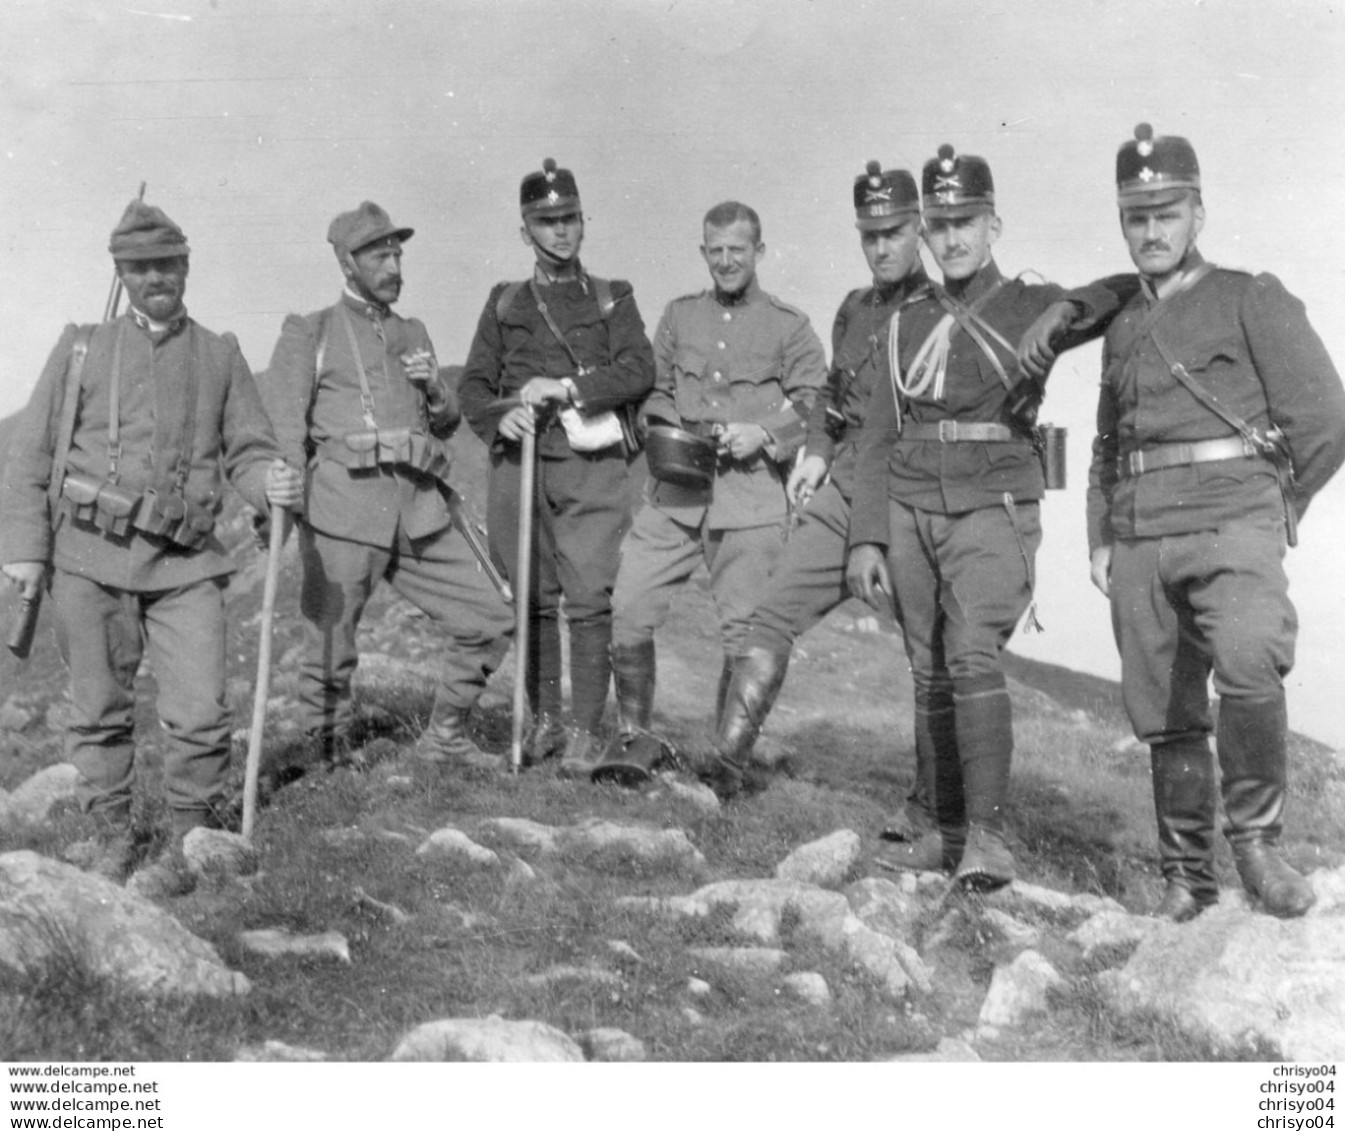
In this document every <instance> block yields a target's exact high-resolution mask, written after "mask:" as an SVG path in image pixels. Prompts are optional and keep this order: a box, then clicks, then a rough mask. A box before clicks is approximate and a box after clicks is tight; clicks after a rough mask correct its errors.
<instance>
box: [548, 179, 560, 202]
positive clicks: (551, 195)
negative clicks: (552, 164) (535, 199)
mask: <svg viewBox="0 0 1345 1131" xmlns="http://www.w3.org/2000/svg"><path fill="white" fill-rule="evenodd" d="M548 179H550V178H548ZM559 199H560V193H558V192H557V191H556V190H555V189H552V190H551V191H550V192H549V193H547V194H546V202H547V203H548V204H555V203H556V201H558V200H559Z"/></svg>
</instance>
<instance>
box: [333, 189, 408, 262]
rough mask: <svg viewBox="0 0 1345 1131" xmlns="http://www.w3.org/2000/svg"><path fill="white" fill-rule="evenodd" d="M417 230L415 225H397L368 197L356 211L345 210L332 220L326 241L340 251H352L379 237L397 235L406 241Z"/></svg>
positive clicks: (402, 240) (393, 237)
mask: <svg viewBox="0 0 1345 1131" xmlns="http://www.w3.org/2000/svg"><path fill="white" fill-rule="evenodd" d="M415 234H416V230H415V229H414V228H399V227H397V225H396V224H394V223H393V222H392V217H391V216H389V215H388V214H387V213H386V212H385V211H383V209H382V208H380V207H379V206H378V205H377V204H375V203H374V202H373V201H372V200H366V201H364V202H363V203H361V204H360V206H359V207H358V208H356V209H354V210H353V211H351V212H342V213H341V215H339V216H338V217H337V218H336V219H335V220H333V221H332V222H331V224H330V225H329V226H328V228H327V242H328V243H330V244H331V245H332V247H334V248H335V249H336V252H337V254H338V255H339V254H341V253H342V252H350V253H351V254H352V255H353V254H354V253H355V252H357V251H362V250H363V249H364V248H366V247H368V246H369V245H370V244H373V243H378V242H379V241H380V240H386V239H395V240H399V241H401V242H403V243H404V242H405V241H407V240H409V239H410V238H411V237H412V236H413V235H415Z"/></svg>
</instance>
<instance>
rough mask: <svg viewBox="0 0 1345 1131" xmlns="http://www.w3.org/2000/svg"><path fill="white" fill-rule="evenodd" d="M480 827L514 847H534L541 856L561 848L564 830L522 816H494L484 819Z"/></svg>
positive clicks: (548, 854)
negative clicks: (560, 843) (560, 842)
mask: <svg viewBox="0 0 1345 1131" xmlns="http://www.w3.org/2000/svg"><path fill="white" fill-rule="evenodd" d="M478 827H479V828H480V829H482V830H485V831H488V832H490V833H492V834H494V835H495V836H496V837H497V838H498V839H499V840H501V841H503V842H504V843H506V844H508V845H510V846H511V847H512V848H516V849H532V850H534V851H536V852H537V853H538V854H539V855H541V856H550V855H552V854H554V853H555V852H557V851H558V850H559V841H560V838H561V835H562V832H563V830H561V829H557V828H552V827H551V826H550V825H542V824H538V823H537V822H536V821H527V820H524V819H523V818H522V817H492V818H490V819H489V820H485V821H482V822H481V823H480V825H479V826H478Z"/></svg>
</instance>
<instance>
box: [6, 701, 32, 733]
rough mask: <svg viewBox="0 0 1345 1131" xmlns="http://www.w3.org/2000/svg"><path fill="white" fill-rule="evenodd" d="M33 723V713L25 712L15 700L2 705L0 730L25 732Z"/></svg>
mask: <svg viewBox="0 0 1345 1131" xmlns="http://www.w3.org/2000/svg"><path fill="white" fill-rule="evenodd" d="M32 721H33V713H32V711H26V710H24V709H23V708H22V707H20V706H19V705H18V704H17V703H15V702H14V700H13V699H6V700H5V701H4V702H3V703H0V730H11V731H19V730H23V728H24V727H26V726H27V725H28V724H29V723H31V722H32Z"/></svg>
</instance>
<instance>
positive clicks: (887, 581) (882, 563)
mask: <svg viewBox="0 0 1345 1131" xmlns="http://www.w3.org/2000/svg"><path fill="white" fill-rule="evenodd" d="M845 583H846V585H848V586H849V587H850V592H851V593H852V594H853V595H854V596H856V597H858V598H859V599H860V600H861V601H863V602H864V603H865V604H867V605H870V606H872V607H873V608H875V609H878V610H879V611H880V612H890V611H891V608H892V596H891V595H892V578H891V577H890V576H889V575H888V572H887V560H886V555H885V554H884V553H883V551H882V549H881V548H880V547H878V546H875V545H873V544H872V543H870V542H863V543H861V544H860V545H858V546H855V547H854V548H853V549H852V550H851V551H850V556H849V558H847V559H846V563H845Z"/></svg>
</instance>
